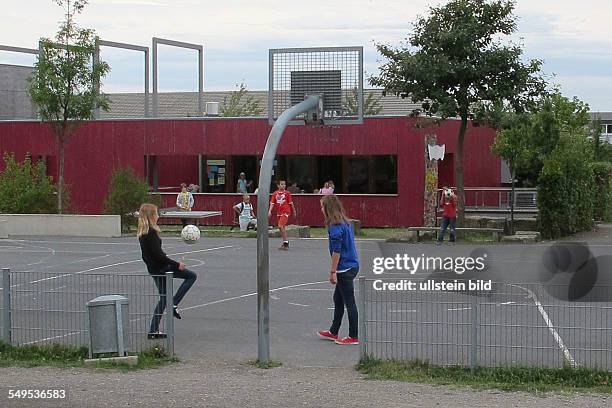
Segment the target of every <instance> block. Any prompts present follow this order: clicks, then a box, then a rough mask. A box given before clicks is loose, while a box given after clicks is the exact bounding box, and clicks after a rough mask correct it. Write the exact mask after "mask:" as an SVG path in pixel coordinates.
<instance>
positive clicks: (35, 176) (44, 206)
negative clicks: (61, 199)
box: [0, 153, 57, 214]
mask: <svg viewBox="0 0 612 408" xmlns="http://www.w3.org/2000/svg"><path fill="white" fill-rule="evenodd" d="M4 165H5V168H4V171H3V172H2V173H0V213H9V214H47V213H54V212H56V211H57V208H56V207H55V205H56V201H55V187H54V186H53V181H52V180H51V177H48V176H46V175H45V174H46V169H45V164H44V163H43V162H42V161H39V162H38V163H36V164H32V160H31V158H30V157H29V156H26V158H25V160H24V161H23V162H21V163H19V162H17V161H16V160H15V157H14V156H13V155H12V154H8V153H5V155H4Z"/></svg>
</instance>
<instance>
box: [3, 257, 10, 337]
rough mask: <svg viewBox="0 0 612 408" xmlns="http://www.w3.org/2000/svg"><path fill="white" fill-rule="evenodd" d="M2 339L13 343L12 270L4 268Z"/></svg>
mask: <svg viewBox="0 0 612 408" xmlns="http://www.w3.org/2000/svg"><path fill="white" fill-rule="evenodd" d="M2 328H3V330H2V340H4V342H5V343H6V344H11V270H10V269H9V268H2Z"/></svg>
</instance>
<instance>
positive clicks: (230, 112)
mask: <svg viewBox="0 0 612 408" xmlns="http://www.w3.org/2000/svg"><path fill="white" fill-rule="evenodd" d="M248 92H249V90H248V89H247V87H246V85H245V84H244V83H241V84H240V85H236V90H235V91H232V92H230V94H229V97H228V96H226V97H225V98H223V104H222V105H221V107H220V108H219V111H220V113H221V116H226V117H239V116H259V115H261V114H262V113H263V108H262V107H261V105H259V101H258V100H257V99H255V97H253V96H252V95H248Z"/></svg>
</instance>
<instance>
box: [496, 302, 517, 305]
mask: <svg viewBox="0 0 612 408" xmlns="http://www.w3.org/2000/svg"><path fill="white" fill-rule="evenodd" d="M514 304H516V302H503V303H500V304H499V306H503V305H514Z"/></svg>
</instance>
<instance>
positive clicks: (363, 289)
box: [359, 277, 612, 370]
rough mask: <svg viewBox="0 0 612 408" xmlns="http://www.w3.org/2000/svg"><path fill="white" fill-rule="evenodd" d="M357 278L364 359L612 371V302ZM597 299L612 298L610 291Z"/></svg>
mask: <svg viewBox="0 0 612 408" xmlns="http://www.w3.org/2000/svg"><path fill="white" fill-rule="evenodd" d="M375 281H379V282H378V283H377V284H376V286H377V287H378V288H380V285H381V282H387V281H389V279H386V278H385V279H378V278H376V279H371V278H366V277H360V278H359V284H360V300H359V302H360V305H359V306H360V313H361V314H360V322H361V328H360V329H361V333H360V342H361V355H362V356H365V355H369V356H372V357H375V358H379V359H395V360H400V361H401V360H403V361H409V360H421V361H428V362H430V363H432V364H436V365H461V366H469V367H475V366H487V367H499V366H536V367H562V366H567V365H569V366H574V367H575V366H584V367H593V368H595V367H596V368H602V369H607V370H611V369H612V302H607V303H606V302H570V301H563V300H559V299H558V298H556V297H554V296H552V295H551V294H550V293H553V291H556V293H565V294H567V292H568V289H567V287H564V288H563V287H560V286H559V287H554V288H551V287H550V286H549V287H544V285H542V284H539V283H527V284H511V283H494V284H493V290H492V291H490V292H478V294H471V293H465V292H462V293H460V292H448V291H444V292H442V291H437V292H434V291H421V290H415V291H397V290H395V291H384V290H375V288H374V286H375V285H374V282H375ZM595 290H597V291H600V292H599V293H598V294H597V296H596V298H598V299H604V298H609V299H612V287H598V288H596V289H595Z"/></svg>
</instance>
